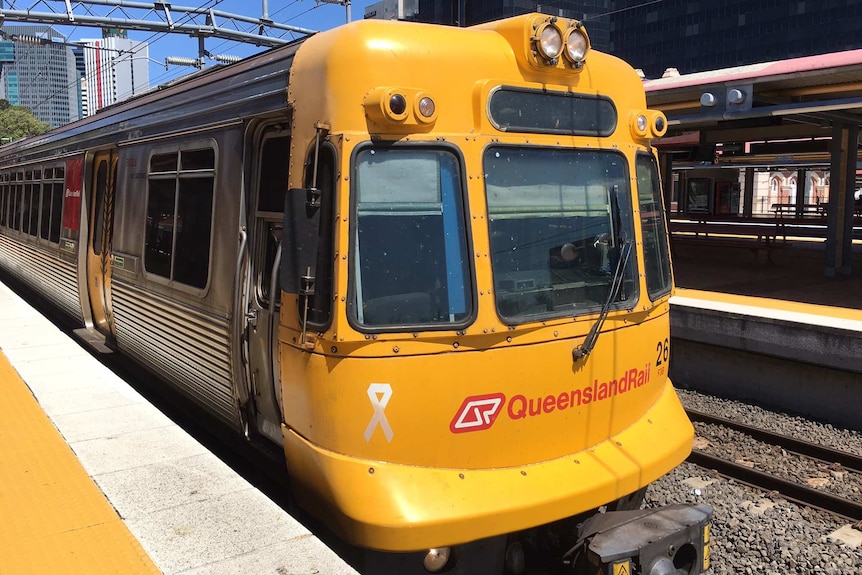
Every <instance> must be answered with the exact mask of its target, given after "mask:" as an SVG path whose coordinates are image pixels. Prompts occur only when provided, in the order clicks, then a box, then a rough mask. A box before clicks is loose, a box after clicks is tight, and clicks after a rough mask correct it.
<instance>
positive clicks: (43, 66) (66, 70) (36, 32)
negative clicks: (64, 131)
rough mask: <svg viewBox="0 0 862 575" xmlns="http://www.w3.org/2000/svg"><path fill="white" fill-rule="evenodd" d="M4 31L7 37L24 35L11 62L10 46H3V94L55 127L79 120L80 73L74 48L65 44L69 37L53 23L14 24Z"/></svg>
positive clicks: (0, 85) (0, 82)
mask: <svg viewBox="0 0 862 575" xmlns="http://www.w3.org/2000/svg"><path fill="white" fill-rule="evenodd" d="M0 31H2V33H3V36H4V38H6V40H7V41H9V40H10V39H12V40H14V39H15V38H16V37H18V38H21V40H19V41H14V42H12V45H11V50H12V52H13V55H14V57H13V58H12V60H13V61H11V62H9V61H8V60H9V58H8V51H9V46H8V45H4V46H3V53H4V61H3V66H2V71H0V98H4V99H6V100H8V101H9V102H10V103H11V104H13V105H17V106H23V107H25V108H28V109H30V110H31V111H32V112H33V115H34V116H35V117H36V118H37V119H39V120H41V121H43V122H47V123H48V124H50V125H51V127H52V128H56V127H59V126H63V125H65V124H68V123H69V122H73V121H75V120H77V119H78V118H79V115H78V109H79V108H78V84H77V79H78V75H77V71H76V70H75V56H74V54H73V53H72V49H71V48H70V47H69V46H67V45H65V44H63V43H64V42H66V38H65V37H64V36H63V35H62V34H60V33H59V32H57V31H56V30H54V29H53V28H51V27H50V26H11V25H10V26H3V27H2V28H0ZM23 39H27V40H29V41H30V42H25V41H23Z"/></svg>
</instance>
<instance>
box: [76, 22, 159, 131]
mask: <svg viewBox="0 0 862 575" xmlns="http://www.w3.org/2000/svg"><path fill="white" fill-rule="evenodd" d="M81 44H83V45H84V78H85V80H86V88H85V89H84V90H82V93H83V95H84V97H85V98H86V103H85V104H84V110H85V111H86V115H91V114H95V113H96V112H98V111H99V110H101V109H102V108H104V107H106V106H110V105H111V104H115V103H117V102H122V101H123V100H125V99H127V98H130V97H132V96H134V95H136V94H140V93H141V92H143V91H145V90H147V89H149V87H150V74H149V67H148V65H147V61H148V59H149V47H148V46H147V44H146V43H145V42H136V41H134V40H129V39H128V37H127V36H126V32H125V31H124V30H114V29H111V30H108V29H106V30H103V32H102V38H98V39H86V38H85V39H82V40H81Z"/></svg>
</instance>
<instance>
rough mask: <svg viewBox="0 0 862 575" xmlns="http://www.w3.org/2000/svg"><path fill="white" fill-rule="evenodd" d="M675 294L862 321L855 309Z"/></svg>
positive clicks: (720, 295) (683, 292)
mask: <svg viewBox="0 0 862 575" xmlns="http://www.w3.org/2000/svg"><path fill="white" fill-rule="evenodd" d="M675 293H676V295H678V296H680V297H688V298H692V299H701V300H705V301H712V302H721V303H731V304H739V305H747V306H752V307H761V308H766V309H774V310H780V311H789V312H796V313H807V314H811V315H820V316H824V317H834V318H839V319H850V320H857V321H862V310H858V309H853V308H846V307H832V306H828V305H817V304H811V303H803V302H795V301H789V300H782V299H773V298H767V297H755V296H747V295H737V294H729V293H722V292H714V291H704V290H695V289H686V288H676V292H675Z"/></svg>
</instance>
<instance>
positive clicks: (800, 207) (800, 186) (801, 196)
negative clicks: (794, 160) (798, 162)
mask: <svg viewBox="0 0 862 575" xmlns="http://www.w3.org/2000/svg"><path fill="white" fill-rule="evenodd" d="M807 180H808V170H805V169H799V170H797V171H796V217H797V218H801V217H802V216H803V215H805V207H804V206H805V204H806V203H808V202H807V200H808V198H807V197H806V195H805V188H806V185H807V184H808V181H807Z"/></svg>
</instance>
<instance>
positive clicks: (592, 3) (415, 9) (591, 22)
mask: <svg viewBox="0 0 862 575" xmlns="http://www.w3.org/2000/svg"><path fill="white" fill-rule="evenodd" d="M400 1H401V4H402V9H401V12H402V14H403V16H402V17H403V18H404V19H405V20H415V21H418V22H428V23H432V24H446V25H450V26H473V25H474V24H481V23H483V22H488V21H490V20H497V19H500V18H508V17H510V16H517V15H519V14H526V13H528V12H541V13H543V14H549V15H552V16H560V17H564V18H573V19H575V20H580V21H582V22H584V24H585V26H586V29H587V33H588V34H589V36H590V44H591V45H592V47H593V48H595V49H597V50H601V51H607V49H608V45H609V43H610V37H609V34H610V17H609V16H608V12H609V10H610V3H611V0H580V1H578V0H546V1H544V2H536V1H535V0H400ZM398 5H399V0H383V1H382V2H377V3H376V4H373V5H371V6H369V7H368V8H366V9H365V17H366V18H382V19H394V18H397V16H395V14H397V13H398Z"/></svg>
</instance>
